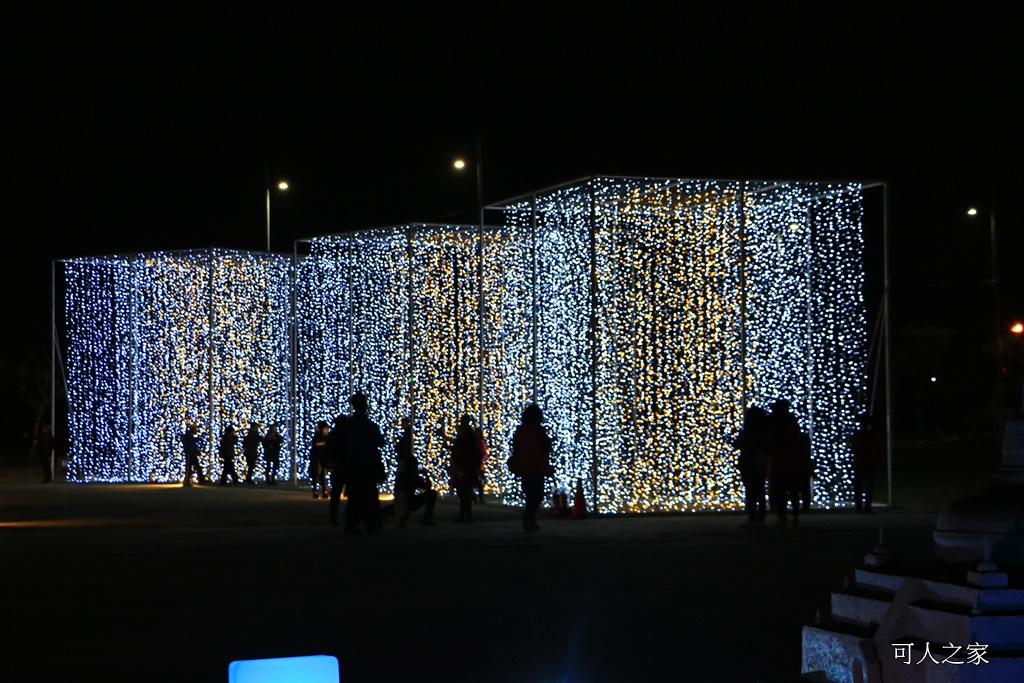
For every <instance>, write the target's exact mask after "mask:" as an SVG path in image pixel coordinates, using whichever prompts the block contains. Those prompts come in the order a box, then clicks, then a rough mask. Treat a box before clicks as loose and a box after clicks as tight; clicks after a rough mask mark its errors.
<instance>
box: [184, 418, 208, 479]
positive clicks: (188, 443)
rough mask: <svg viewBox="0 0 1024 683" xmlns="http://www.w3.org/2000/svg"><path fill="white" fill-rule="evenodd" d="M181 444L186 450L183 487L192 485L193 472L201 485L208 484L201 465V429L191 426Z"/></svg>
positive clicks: (186, 430)
mask: <svg viewBox="0 0 1024 683" xmlns="http://www.w3.org/2000/svg"><path fill="white" fill-rule="evenodd" d="M181 444H182V447H183V448H184V450H185V480H184V481H183V482H182V485H183V486H191V485H192V473H193V472H195V474H196V479H197V480H198V481H199V483H200V484H206V483H208V481H209V480H208V479H207V478H206V475H205V474H204V473H203V468H202V465H200V464H199V428H198V427H196V426H195V425H194V424H190V425H189V426H188V427H187V428H186V429H185V432H184V433H183V434H182V435H181Z"/></svg>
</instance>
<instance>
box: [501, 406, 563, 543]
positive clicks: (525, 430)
mask: <svg viewBox="0 0 1024 683" xmlns="http://www.w3.org/2000/svg"><path fill="white" fill-rule="evenodd" d="M543 421H544V413H543V412H542V411H541V409H540V406H538V405H537V404H536V403H530V404H528V405H527V406H526V407H525V408H523V418H522V424H520V425H519V426H518V427H516V433H515V435H514V436H513V437H512V457H511V458H509V461H508V466H509V469H510V470H511V471H512V474H514V475H516V476H517V477H521V478H522V481H523V498H524V499H525V504H524V505H523V528H524V529H525V530H526V531H537V530H539V529H540V527H539V526H537V510H538V509H539V508H540V504H541V501H543V500H544V477H550V476H551V475H553V474H554V473H555V470H554V468H553V467H552V466H551V462H550V458H551V438H550V437H549V436H548V433H547V430H545V429H544V425H542V424H541V423H542V422H543Z"/></svg>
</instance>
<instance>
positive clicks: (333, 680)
mask: <svg viewBox="0 0 1024 683" xmlns="http://www.w3.org/2000/svg"><path fill="white" fill-rule="evenodd" d="M340 680H341V676H340V674H339V671H338V658H337V657H332V656H330V655H311V656H308V657H280V658H277V659H245V660H239V661H237V662H231V664H229V665H228V683H339V681H340Z"/></svg>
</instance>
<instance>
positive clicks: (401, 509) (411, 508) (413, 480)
mask: <svg viewBox="0 0 1024 683" xmlns="http://www.w3.org/2000/svg"><path fill="white" fill-rule="evenodd" d="M395 454H396V456H397V460H398V465H397V468H396V470H395V510H396V511H397V514H398V526H405V523H406V522H407V521H408V520H409V515H411V514H412V513H413V512H416V511H417V510H419V509H420V508H423V519H422V521H421V522H420V524H421V525H422V526H434V521H433V518H434V505H435V504H436V503H437V491H435V490H434V489H433V488H431V486H430V481H429V480H428V479H427V478H426V477H425V476H423V474H422V473H421V472H420V463H419V461H418V460H417V459H416V456H415V455H414V454H413V448H412V424H411V423H410V422H409V418H407V417H403V418H402V435H401V436H400V437H399V438H398V441H397V442H395Z"/></svg>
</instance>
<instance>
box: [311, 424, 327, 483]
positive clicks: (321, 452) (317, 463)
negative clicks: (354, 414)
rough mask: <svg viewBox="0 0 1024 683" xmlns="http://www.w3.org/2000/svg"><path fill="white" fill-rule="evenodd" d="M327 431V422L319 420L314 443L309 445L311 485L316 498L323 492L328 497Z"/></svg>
mask: <svg viewBox="0 0 1024 683" xmlns="http://www.w3.org/2000/svg"><path fill="white" fill-rule="evenodd" d="M327 431H328V425H327V423H326V422H324V421H323V420H321V421H320V422H317V423H316V433H315V434H313V443H312V444H311V445H310V447H309V485H310V486H311V487H312V488H313V497H314V498H319V497H320V496H321V494H322V495H323V497H324V498H326V497H327V459H328V457H329V455H328V453H327Z"/></svg>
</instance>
